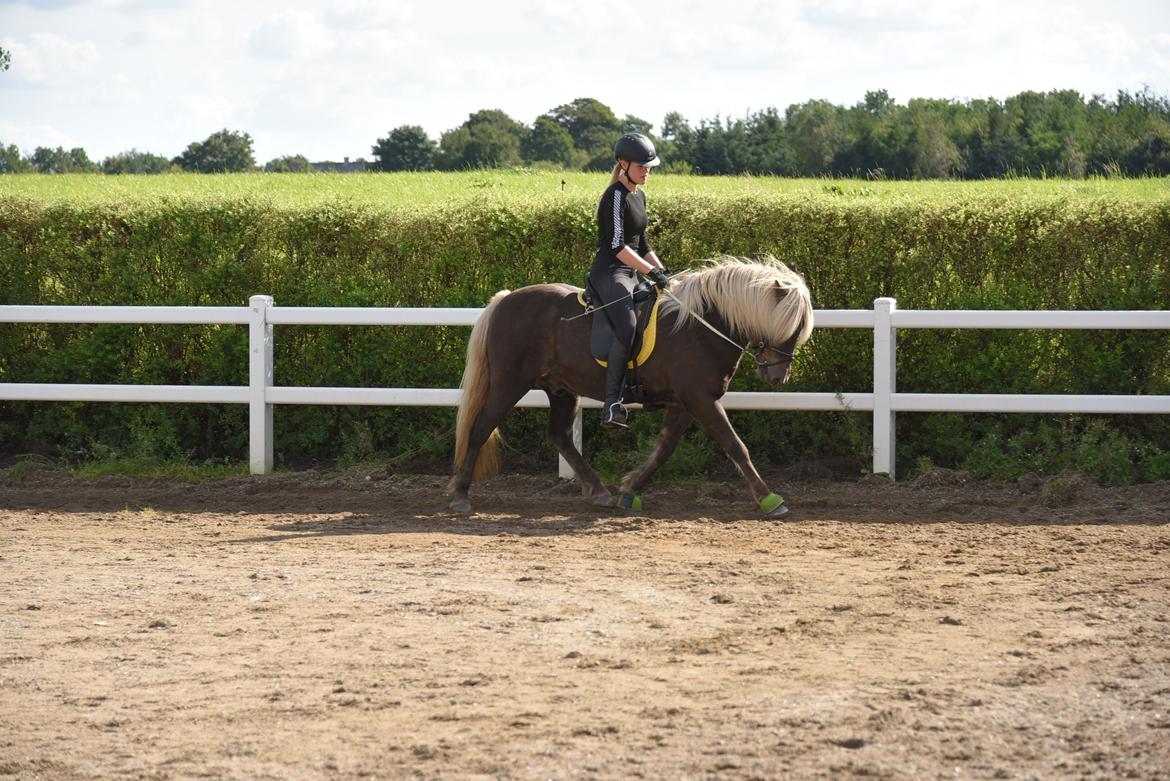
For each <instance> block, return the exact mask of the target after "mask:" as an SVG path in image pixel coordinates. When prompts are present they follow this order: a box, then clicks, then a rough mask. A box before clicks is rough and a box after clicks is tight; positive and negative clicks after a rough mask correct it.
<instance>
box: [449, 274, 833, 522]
mask: <svg viewBox="0 0 1170 781" xmlns="http://www.w3.org/2000/svg"><path fill="white" fill-rule="evenodd" d="M580 292H581V288H579V287H574V286H572V285H567V284H561V283H550V284H537V285H530V286H528V287H524V288H520V289H518V290H514V291H508V290H501V291H500V292H498V293H496V294H495V295H494V296H493V297H492V299H491V301H490V303H489V304H488V305H487V307H486V308H485V309H484V310H483V312H482V313H481V314H480V316H479V317H478V318H477V319H476V321H475V325H474V326H473V328H472V331H471V337H470V340H469V342H468V346H467V363H466V365H465V369H464V372H463V380H462V383H461V385H460V387H461V388H462V395H461V400H460V404H459V411H458V414H457V417H456V424H455V469H454V475H453V476H452V478H451V481H450V483H449V484H448V491H449V494H450V497H451V503H450V508H451V510H452V511H454V512H456V513H470V512H471V509H472V508H471V501H470V498H469V496H468V494H469V490H470V487H471V483H472V481H473V480H478V479H481V478H484V477H489V476H492V475H495V474H498V472H499V468H500V461H499V453H498V449H497V439H498V437H499V430H498V426H499V425H500V422H501V421H502V420H503V419H504V416H505V415H506V414H507V413H508V412H509V411H510V410H511V409H512V408H513V407H514V406H515V405H516V403H517V402H518V401H519V400H520V398H521V397H522V396H524V394H525V393H527V392H528V391H530V390H534V389H540V390H543V391H544V392H545V393H547V394H548V402H549V410H550V412H549V421H548V437H549V439H550V440H551V441H552V443H553V445H554V446H555V447H556V449H557V450H558V451H559V452H560V454H561V456H563V457H564V459H565V461H567V462H568V463H569V465H570V466H571V467H572V469H573V471H574V473H575V474H576V477H577V480H578V481H579V482H580V484H581V490H582V494H583V495H584V496H585V497H589V498H591V499H592V503H593V504H594V505H595V506H598V507H613V506H614V505H615V500H614V497H613V495H612V494H610V492H609V490H608V489H607V488H606V487H605V485H604V484H603V483H602V481H601V478H600V477H599V476H598V474H597V472H596V471H594V469H593V468H592V467H591V466H590V465H589V464H588V463H587V462H586V461H585V459H584V457H583V456H582V455H581V453H580V452H579V451H578V450H577V448H576V447H575V446H574V444H573V440H572V436H571V427H572V424H573V418H574V416H575V414H576V411H577V404H578V400H579V398H580V397H581V396H587V397H589V398H593V399H601V398H603V397H604V387H605V369H604V368H603V367H602V366H600V365H599V364H598V362H597V361H595V360H594V358H593V356H592V355H591V353H590V332H591V325H592V323H591V317H581V316H580V315H581V314H582V309H581V304H580V303H579V301H578V294H579V293H580ZM599 316H604V312H603V311H600V308H599V309H595V310H593V313H592V317H599ZM656 325H657V338H656V344H655V347H654V351H653V352H652V353H651V354H650V356H649V358H648V359H647V360H646V361H645V363H642V364H639V365H638V367H637V379H638V382H639V383H640V384H641V385H642V386H643V387H644V390H645V396H646V399H647V401H650V402H653V404H654V405H655V406H661V407H664V408H665V412H664V415H663V421H662V429H661V431H660V433H659V436H658V441H657V443H656V444H655V446H654V449H653V450H652V451H651V453H650V455H649V457H648V458H647V459H646V461H645V462H644V463H643V464H642V465H641V466H640V467H639V468H637V469H635V470H633V471H631V472H630V473H629V474H627V475H625V476H624V477H623V479H622V482H621V486H620V488H619V494H620V496H619V497H618V500H617V502H616V504H617V505H618V506H619V507H621V508H622V509H625V510H626V511H637V510H641V509H642V507H641V498H640V496H639V491H640V490H641V489H642V487H643V486H644V485H645V484H646V483H647V482H648V481H649V480H650V477H651V475H653V474H654V472H655V470H657V469H658V468H659V467H660V466H661V465H662V464H663V463H665V462H666V460H667V459H668V458H669V457H670V455H671V453H673V452H674V449H675V446H676V445H677V444H678V442H679V439H680V438H681V437H682V434H683V432H684V431H685V430H686V429H687V427H688V426H690V424H691V422H692V421H695V420H697V421H698V422H699V423H700V424H701V425H702V426H704V427H705V428H706V429H707V431H708V432H710V433H711V435H712V436H713V437H714V438H715V440H716V441H717V442H718V443H719V445H720V446H721V447H722V448H723V450H724V452H725V453H726V454H727V456H728V457H729V458H730V459H731V461H732V462H733V463H734V464H735V465H736V467H738V469H739V471H740V473H741V474H742V475H743V477H744V479H745V480H746V481H747V486H748V489H749V490H750V491H751V494H752V498H753V500H754V501H755V502H756V503H757V505H758V506H759V507H760V510H761V511H762V512H763V513H764V515H765V516H766V517H778V516H780V515H783V514H785V513H787V512H788V507H787V506H786V505H785V504H784V501H783V499H782V498H781V497H780V496H778V495H777V494H775V493H773V492H772V491H771V490H770V489H769V488H768V486H767V484H766V483H765V482H764V480H763V479H762V478H761V477H760V474H759V472H757V471H756V468H755V466H753V465H752V461H751V457H750V456H749V454H748V450H747V448H746V447H745V446H744V444H743V442H742V441H741V440H740V438H739V436H738V435H737V434H736V433H735V430H734V429H733V428H732V426H731V422H730V421H729V420H728V418H727V413H726V412H725V411H724V409H723V405H722V404H720V402H719V399H720V398H721V397H722V396H723V394H724V393H726V392H727V387H728V385H729V384H730V383H731V378H732V375H733V374H734V373H735V370H736V367H737V366H738V365H739V362H740V359H741V358H742V357H743V355H744V354H745V353H747V354H749V355H751V356H752V357H753V358H754V359H755V362H756V369H757V371H758V373H759V376H760V377H761V378H762V379H763V380H765V381H767V382H769V383H772V384H777V383H785V382H787V381H788V379H789V377H790V375H791V369H792V361H793V352H794V351H795V350H796V348H797V347H799V346H800V345H802V344H804V342H806V341H807V340H808V338H809V336H810V335H811V333H812V328H813V310H812V303H811V297H810V294H809V290H808V286H807V285H806V284H805V280H804V278H803V277H802V276H801V275H800V274H798V273H796V272H794V271H792V270H791V269H789V268H788V267H787V266H785V265H784V264H783V263H781V262H779V261H777V260H776V259H775V258H772V257H771V256H766V257H764V258H762V259H760V260H755V261H753V260H748V259H745V258H738V257H730V256H728V257H722V258H715V259H712V260H708V261H702V262H701V263H700V264H698V267H697V268H695V269H692V270H688V271H687V272H683V273H680V274H678V275H676V276H674V277H673V278H671V280H670V284H669V286H668V287H667V288H666V291H664V293H663V295H662V297H661V298H660V305H659V312H658V321H657V323H656Z"/></svg>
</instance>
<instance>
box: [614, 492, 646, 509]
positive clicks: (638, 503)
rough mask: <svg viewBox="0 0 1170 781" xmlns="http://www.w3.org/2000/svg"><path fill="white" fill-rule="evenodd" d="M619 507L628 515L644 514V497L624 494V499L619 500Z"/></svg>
mask: <svg viewBox="0 0 1170 781" xmlns="http://www.w3.org/2000/svg"><path fill="white" fill-rule="evenodd" d="M618 506H619V507H621V508H622V509H623V510H625V511H626V512H628V513H640V512H642V497H641V496H639V495H638V494H622V498H621V499H619V500H618Z"/></svg>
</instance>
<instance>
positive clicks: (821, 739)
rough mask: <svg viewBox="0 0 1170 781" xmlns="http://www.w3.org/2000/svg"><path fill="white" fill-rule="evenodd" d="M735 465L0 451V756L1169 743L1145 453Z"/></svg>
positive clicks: (151, 774)
mask: <svg viewBox="0 0 1170 781" xmlns="http://www.w3.org/2000/svg"><path fill="white" fill-rule="evenodd" d="M2 474H3V473H0V475H2ZM765 477H766V478H767V479H768V480H769V483H770V484H771V485H772V486H773V487H774V488H775V489H776V490H778V491H780V492H781V493H783V494H784V495H785V496H786V498H787V500H788V503H789V505H790V506H791V508H792V512H791V513H790V514H789V515H788V516H787V517H786V518H784V519H783V520H779V521H776V520H762V519H760V518H758V517H757V510H756V509H755V508H754V506H753V505H752V503H751V502H750V500H749V499H748V497H746V496H745V493H746V492H745V491H744V489H743V487H742V483H741V482H739V481H738V480H737V479H732V480H729V481H728V482H727V483H726V484H723V483H704V484H702V485H696V486H654V485H652V486H651V489H650V490H648V491H647V493H646V495H645V502H646V505H645V506H646V509H645V511H644V512H643V513H639V514H636V515H623V514H620V513H617V512H614V511H611V510H603V509H598V508H594V507H592V506H591V505H590V504H589V503H588V501H587V500H586V499H583V498H581V497H580V496H579V494H578V490H577V488H576V487H575V486H574V485H573V484H572V483H568V482H563V481H559V480H557V479H555V478H551V477H537V476H525V475H510V476H505V477H501V478H497V479H494V480H489V481H486V482H483V483H477V484H476V485H475V486H474V489H473V494H472V498H473V500H474V502H475V508H476V512H475V513H473V514H471V515H469V516H457V515H454V514H452V513H450V512H449V511H448V510H447V497H446V495H445V490H444V488H445V483H446V477H443V476H437V475H436V476H427V475H414V476H411V475H396V474H388V473H380V474H370V473H364V472H345V473H338V474H333V475H322V474H318V473H315V472H308V473H304V472H302V473H292V474H281V475H275V476H270V477H239V478H228V479H222V480H212V481H206V482H201V483H194V484H188V483H177V482H153V481H146V480H133V479H130V478H124V477H117V478H91V479H79V478H72V477H69V476H67V475H64V474H61V473H53V472H34V473H30V474H25V475H23V476H20V477H19V478H18V477H15V476H0V779H5V780H8V779H21V780H22V781H23V780H24V779H66V780H69V779H113V778H117V779H140V778H141V779H205V778H215V779H376V778H377V779H398V778H420V779H431V778H436V779H438V778H451V779H465V778H467V779H479V778H483V779H513V778H514V779H542V780H543V779H576V778H596V779H630V778H647V779H749V778H757V779H773V778H850V777H866V778H939V777H946V778H993V779H1000V778H1062V779H1063V778H1101V779H1116V778H1141V779H1158V778H1162V779H1165V778H1170V528H1168V527H1167V521H1168V520H1170V484H1168V483H1156V484H1150V485H1144V486H1134V487H1130V488H1110V489H1106V488H1101V487H1098V486H1096V485H1095V484H1092V483H1091V482H1090V481H1088V480H1086V479H1084V478H1083V477H1080V476H1078V475H1063V476H1061V477H1059V478H1050V479H1046V480H1043V479H1039V478H1035V479H1024V480H1021V482H1020V483H1019V484H994V483H984V482H979V481H975V480H971V479H970V478H969V477H968V476H967V475H965V474H962V473H952V472H944V471H935V472H930V473H927V474H926V475H924V476H923V477H921V478H918V479H917V480H910V481H903V482H899V483H891V482H890V481H888V480H885V479H883V478H879V477H868V478H863V479H861V480H856V479H848V480H842V479H840V478H839V477H838V478H835V477H832V476H828V475H826V474H823V473H822V472H820V471H818V470H817V469H808V468H805V469H803V470H802V469H790V470H788V471H787V472H784V471H772V472H769V473H767V474H765Z"/></svg>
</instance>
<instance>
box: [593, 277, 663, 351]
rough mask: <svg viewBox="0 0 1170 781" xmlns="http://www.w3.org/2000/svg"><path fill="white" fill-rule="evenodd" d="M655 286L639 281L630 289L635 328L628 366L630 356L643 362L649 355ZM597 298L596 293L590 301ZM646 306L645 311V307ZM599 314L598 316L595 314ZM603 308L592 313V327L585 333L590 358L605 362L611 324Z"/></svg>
mask: <svg viewBox="0 0 1170 781" xmlns="http://www.w3.org/2000/svg"><path fill="white" fill-rule="evenodd" d="M657 294H658V290H657V288H655V287H654V286H653V285H651V284H648V283H645V282H641V283H640V284H639V285H638V287H637V288H635V289H634V312H635V314H636V318H637V324H638V325H637V330H636V331H635V332H634V345H633V349H632V350H631V351H630V352H631V355H630V358H631V363H630V365H631V367H632V366H633V363H634V360H635V359H634V356H637V358H636V361H637V363H645V362H646V359H647V358H649V357H650V352H651V351H652V350H653V349H654V334H655V332H656V330H657V329H656V328H655V327H654V326H655V322H656V321H657V319H658V295H657ZM597 300H598V299H597V297H596V295H595V296H594V298H593V301H594V302H596V301H597ZM647 310H649V311H647ZM598 314H600V315H602V316H601V317H598V316H597V315H598ZM604 314H605V313H604V312H597V314H595V315H594V316H593V330H592V331H591V332H590V335H589V352H590V353H591V354H592V355H593V358H594V360H596V361H597V362H598V363H600V364H601V365H602V366H604V365H605V361H606V358H607V357H608V356H609V346H610V345H611V344H613V340H614V336H613V327H612V326H610V324H609V318H607V317H605V316H604Z"/></svg>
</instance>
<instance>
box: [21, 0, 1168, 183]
mask: <svg viewBox="0 0 1170 781" xmlns="http://www.w3.org/2000/svg"><path fill="white" fill-rule="evenodd" d="M0 47H2V48H4V49H7V50H8V51H9V52H10V53H11V55H12V65H11V68H10V70H8V71H5V72H0V143H2V144H5V145H8V144H16V145H17V146H18V147H19V148H20V149H21V150H22V151H24V152H25V153H31V152H32V150H33V149H34V148H35V147H37V146H50V147H56V146H63V147H65V148H66V149H70V148H73V147H78V146H80V147H84V148H85V149H86V151H87V152H88V153H89V157H90V158H91V159H93V160H98V161H100V160H101V159H103V158H104V157H107V156H109V155H113V154H117V153H120V152H124V151H127V150H130V149H137V150H139V151H145V152H152V153H154V154H160V155H165V156H167V157H175V156H177V155H179V154H180V153H181V152H182V151H183V150H184V149H185V148H186V147H187V145H188V144H190V143H192V142H194V141H202V140H204V139H206V138H207V137H208V136H209V135H211V134H212V133H214V132H216V131H218V130H221V129H223V128H227V129H229V130H234V131H240V132H246V133H248V134H250V135H251V137H252V139H253V142H254V150H255V155H256V159H257V161H258V162H259V163H261V164H263V163H264V162H266V161H268V160H271V159H273V158H276V157H280V156H284V155H295V154H303V155H305V156H306V157H308V158H309V159H310V160H313V161H319V160H341V159H343V158H344V157H350V158H352V159H356V158H358V157H365V158H372V153H371V147H372V146H373V145H374V143H375V142H376V141H377V140H378V139H379V138H382V137H385V136H386V135H388V133H389V131H390V130H392V129H393V128H395V127H399V126H401V125H421V126H422V127H423V128H424V129H425V130H426V131H427V133H428V134H429V135H430V136H431V137H432V138H435V139H436V140H437V139H438V138H439V136H440V135H441V134H442V133H443V132H444V131H446V130H449V129H451V128H455V127H458V126H459V125H460V124H461V123H462V122H463V121H464V120H466V119H467V116H468V114H470V113H472V112H474V111H478V110H480V109H487V108H495V109H502V110H503V111H505V112H507V113H508V114H509V115H510V116H511V117H513V118H514V119H517V120H519V121H521V122H524V123H526V124H531V123H532V121H533V120H534V119H535V118H536V117H537V116H539V115H540V114H543V113H545V112H547V111H549V110H551V109H553V108H555V107H557V106H559V105H562V104H565V103H569V102H570V101H572V100H574V99H576V98H581V97H591V98H596V99H598V100H600V101H602V102H603V103H605V104H606V105H608V106H609V107H610V108H612V109H613V111H614V113H616V114H617V115H618V116H619V117H621V116H625V115H628V114H630V115H634V116H637V117H641V118H642V119H645V120H648V121H649V122H651V123H653V124H654V125H655V126H656V127H658V126H660V125H661V123H662V120H663V117H665V115H666V114H667V113H668V112H671V111H677V112H679V113H680V114H682V116H683V117H685V118H687V119H688V120H689V121H690V122H691V123H692V124H697V123H698V122H699V121H700V120H703V119H708V120H709V119H714V118H715V117H717V116H718V117H731V118H738V117H743V116H745V115H746V114H748V113H751V112H756V111H762V110H764V109H767V108H771V107H775V108H777V109H779V110H780V111H781V112H783V110H784V109H785V108H787V107H788V106H789V105H791V104H794V103H801V102H804V101H807V100H817V99H823V100H828V101H831V102H833V103H835V104H838V105H845V106H851V105H854V104H856V103H859V102H861V101H862V100H863V99H864V96H865V93H866V91H869V90H878V89H885V90H887V91H888V92H889V94H890V96H891V97H893V98H894V99H895V100H897V101H898V102H899V103H903V104H904V103H906V102H907V101H908V100H909V99H911V98H916V97H930V98H944V99H954V100H959V101H966V100H970V99H974V98H987V97H994V98H998V99H1000V100H1002V99H1004V98H1007V97H1009V96H1011V95H1014V94H1017V93H1019V92H1022V91H1024V90H1039V91H1048V90H1053V89H1074V90H1077V91H1079V92H1081V93H1082V94H1083V95H1085V96H1086V97H1088V96H1091V95H1094V94H1103V95H1105V96H1107V97H1110V98H1113V97H1115V96H1116V93H1117V91H1118V90H1119V89H1125V90H1128V91H1131V92H1133V91H1138V90H1141V89H1143V88H1144V87H1149V88H1150V89H1151V90H1153V91H1154V92H1155V93H1157V94H1158V95H1161V96H1170V1H1168V0H1111V2H1108V3H1106V2H1102V1H1101V0H1063V1H1062V2H1059V3H1056V2H1048V1H1046V0H1013V1H1010V2H1005V0H950V1H948V0H871V1H869V2H861V1H860V0H761V1H760V2H755V1H753V0H717V2H710V1H709V0H704V1H703V2H692V1H691V0H669V1H665V0H642V1H641V2H635V0H586V1H585V2H557V1H556V0H492V1H491V2H486V1H478V2H477V1H470V0H427V1H426V2H416V1H415V0H335V1H334V2H305V1H302V0H231V1H227V0H89V1H88V2H83V1H81V0H0Z"/></svg>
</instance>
